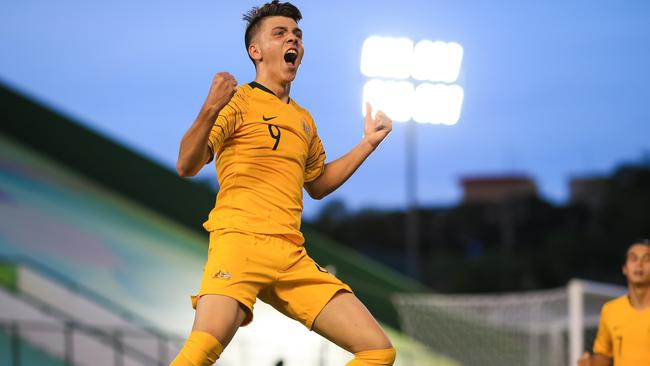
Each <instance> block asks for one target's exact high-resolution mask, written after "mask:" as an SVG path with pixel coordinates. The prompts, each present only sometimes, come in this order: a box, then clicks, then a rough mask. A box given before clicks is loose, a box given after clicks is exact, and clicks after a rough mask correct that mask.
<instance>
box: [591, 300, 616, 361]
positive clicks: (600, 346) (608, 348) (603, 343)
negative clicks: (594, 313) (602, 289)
mask: <svg viewBox="0 0 650 366" xmlns="http://www.w3.org/2000/svg"><path fill="white" fill-rule="evenodd" d="M607 309H608V307H607V304H605V306H603V310H602V311H601V312H600V321H599V323H598V333H597V334H596V340H595V341H594V349H593V351H594V353H600V354H601V355H605V356H607V357H609V358H612V357H613V355H614V352H613V346H612V336H611V334H610V333H609V328H608V327H607V316H608V311H607Z"/></svg>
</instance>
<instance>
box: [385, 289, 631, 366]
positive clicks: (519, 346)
mask: <svg viewBox="0 0 650 366" xmlns="http://www.w3.org/2000/svg"><path fill="white" fill-rule="evenodd" d="M625 291H626V289H625V288H624V287H620V286H613V285H608V284H602V283H596V282H591V281H583V280H571V281H570V282H569V284H568V285H567V286H565V287H561V288H556V289H550V290H539V291H525V292H517V293H501V294H463V295H442V294H397V295H394V296H393V302H394V304H395V307H396V309H397V312H398V315H399V318H400V322H401V325H402V329H403V331H404V332H405V333H406V334H408V335H409V336H411V337H413V338H415V339H417V340H418V341H420V342H422V343H423V344H425V345H427V346H428V347H430V348H431V349H432V350H433V351H434V352H437V353H441V354H444V355H446V356H448V357H450V358H451V359H453V360H455V361H456V362H458V363H459V364H461V365H467V366H472V365H500V366H507V365H513V366H514V365H517V366H543V365H570V366H574V365H575V362H576V360H577V358H578V357H579V356H580V354H581V353H582V352H583V351H584V349H585V346H587V347H588V348H590V346H591V343H593V339H594V337H595V331H596V329H597V327H598V319H599V315H600V309H601V307H602V305H603V304H604V303H605V302H606V301H608V300H610V299H612V298H615V297H617V296H620V295H621V294H623V293H625ZM585 337H586V338H585Z"/></svg>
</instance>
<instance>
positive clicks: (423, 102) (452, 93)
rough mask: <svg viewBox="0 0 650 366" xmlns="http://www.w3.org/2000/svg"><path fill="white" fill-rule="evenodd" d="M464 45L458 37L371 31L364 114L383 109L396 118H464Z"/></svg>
mask: <svg viewBox="0 0 650 366" xmlns="http://www.w3.org/2000/svg"><path fill="white" fill-rule="evenodd" d="M462 61H463V47H462V46H461V45H460V44H458V43H456V42H442V41H435V42H434V41H429V40H421V41H419V42H418V43H417V44H415V45H414V42H413V41H412V40H410V39H408V38H403V37H402V38H395V37H380V36H371V37H369V38H368V39H366V41H365V42H364V43H363V46H362V50H361V72H362V73H363V74H364V75H365V76H367V77H368V78H370V80H368V81H367V82H366V84H365V85H364V87H363V101H362V114H365V103H366V102H370V104H371V105H372V107H373V114H374V113H376V112H377V110H378V109H380V110H382V111H384V113H386V114H387V115H388V117H390V118H391V119H392V120H393V121H395V122H408V121H409V120H411V119H413V120H414V121H416V122H418V123H431V124H445V125H454V124H456V123H458V120H459V119H460V113H461V109H462V105H463V99H464V91H463V88H462V87H461V86H459V85H456V84H453V83H456V82H457V81H458V77H459V74H460V68H461V64H462Z"/></svg>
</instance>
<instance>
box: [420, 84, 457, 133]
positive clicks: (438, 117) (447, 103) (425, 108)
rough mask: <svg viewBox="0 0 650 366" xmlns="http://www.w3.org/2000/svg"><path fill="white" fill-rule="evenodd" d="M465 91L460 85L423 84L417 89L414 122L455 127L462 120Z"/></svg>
mask: <svg viewBox="0 0 650 366" xmlns="http://www.w3.org/2000/svg"><path fill="white" fill-rule="evenodd" d="M464 94H465V93H464V91H463V88H461V87H460V86H458V85H446V84H430V83H422V84H420V85H418V87H417V88H415V95H414V101H413V120H414V121H416V122H419V123H432V124H445V125H448V126H451V125H455V124H456V123H458V120H459V119H460V111H461V107H462V106H463V98H464Z"/></svg>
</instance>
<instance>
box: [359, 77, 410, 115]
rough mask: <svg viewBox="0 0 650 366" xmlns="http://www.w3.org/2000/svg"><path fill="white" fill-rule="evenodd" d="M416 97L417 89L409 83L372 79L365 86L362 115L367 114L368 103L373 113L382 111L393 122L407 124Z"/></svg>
mask: <svg viewBox="0 0 650 366" xmlns="http://www.w3.org/2000/svg"><path fill="white" fill-rule="evenodd" d="M414 97H415V88H414V87H413V84H412V83H410V82H408V81H393V80H378V79H372V80H370V81H368V82H366V84H365V85H364V86H363V103H362V105H361V108H362V113H364V114H365V113H366V107H365V105H366V102H368V103H370V105H371V106H372V110H373V113H376V112H377V110H382V111H383V112H384V113H386V115H387V116H388V117H389V118H390V119H392V120H393V121H396V122H407V121H409V120H410V119H411V111H412V109H413V108H412V103H413V101H414ZM373 117H374V116H373Z"/></svg>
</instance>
